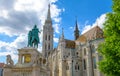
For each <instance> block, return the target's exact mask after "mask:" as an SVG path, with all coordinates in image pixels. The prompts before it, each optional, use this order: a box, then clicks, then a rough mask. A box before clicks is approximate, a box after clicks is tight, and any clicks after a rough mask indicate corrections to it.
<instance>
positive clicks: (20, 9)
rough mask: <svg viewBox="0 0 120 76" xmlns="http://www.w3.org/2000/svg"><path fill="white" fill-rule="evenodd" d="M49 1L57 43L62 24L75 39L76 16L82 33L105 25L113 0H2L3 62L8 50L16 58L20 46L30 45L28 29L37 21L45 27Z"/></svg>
mask: <svg viewBox="0 0 120 76" xmlns="http://www.w3.org/2000/svg"><path fill="white" fill-rule="evenodd" d="M48 3H51V16H52V19H53V27H54V44H55V47H56V46H57V42H58V39H59V36H60V35H61V29H62V28H64V34H65V38H67V39H71V40H74V26H75V20H76V19H77V20H78V25H79V29H80V33H84V32H85V31H87V30H89V29H90V28H92V27H94V26H96V25H99V26H100V27H101V28H102V24H103V23H104V21H105V16H106V15H105V14H106V13H108V12H111V5H112V0H49V1H48V0H0V45H1V46H0V62H5V58H6V57H5V56H6V55H7V54H10V55H12V58H13V59H14V60H17V49H18V48H22V47H26V45H27V33H28V31H29V30H30V29H32V27H33V26H34V24H37V25H38V27H39V28H40V29H42V26H43V24H44V21H45V18H46V14H47V5H48ZM41 38H42V34H40V39H41ZM41 40H42V39H41ZM41 47H42V46H41V45H39V48H38V50H39V51H40V49H41Z"/></svg>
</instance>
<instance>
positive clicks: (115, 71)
mask: <svg viewBox="0 0 120 76" xmlns="http://www.w3.org/2000/svg"><path fill="white" fill-rule="evenodd" d="M103 31H104V37H105V41H104V43H102V44H100V46H99V48H98V51H99V52H100V54H101V55H102V56H103V60H101V61H100V62H99V69H100V70H101V71H102V72H103V73H104V74H105V75H107V76H120V0H113V5H112V12H111V13H108V14H107V16H106V22H105V23H104V30H103Z"/></svg>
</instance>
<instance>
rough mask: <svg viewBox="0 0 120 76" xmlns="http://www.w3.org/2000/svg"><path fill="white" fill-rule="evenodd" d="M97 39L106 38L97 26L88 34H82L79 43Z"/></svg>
mask: <svg viewBox="0 0 120 76" xmlns="http://www.w3.org/2000/svg"><path fill="white" fill-rule="evenodd" d="M97 38H104V36H103V30H102V29H101V28H100V27H99V26H95V27H93V28H92V29H90V30H89V31H87V32H86V33H84V34H82V35H81V36H80V37H79V38H78V39H77V41H80V42H85V41H86V40H94V39H97Z"/></svg>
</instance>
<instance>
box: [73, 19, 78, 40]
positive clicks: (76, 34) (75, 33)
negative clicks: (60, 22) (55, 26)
mask: <svg viewBox="0 0 120 76" xmlns="http://www.w3.org/2000/svg"><path fill="white" fill-rule="evenodd" d="M75 24H76V25H75V30H74V37H75V40H77V38H78V37H79V29H78V23H77V20H76V23H75Z"/></svg>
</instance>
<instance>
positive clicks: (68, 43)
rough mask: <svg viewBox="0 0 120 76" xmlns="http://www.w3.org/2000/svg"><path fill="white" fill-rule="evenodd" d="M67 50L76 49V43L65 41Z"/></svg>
mask: <svg viewBox="0 0 120 76" xmlns="http://www.w3.org/2000/svg"><path fill="white" fill-rule="evenodd" d="M65 43H66V48H71V49H75V41H72V40H67V39H65Z"/></svg>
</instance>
